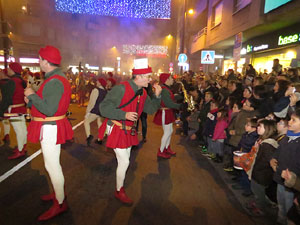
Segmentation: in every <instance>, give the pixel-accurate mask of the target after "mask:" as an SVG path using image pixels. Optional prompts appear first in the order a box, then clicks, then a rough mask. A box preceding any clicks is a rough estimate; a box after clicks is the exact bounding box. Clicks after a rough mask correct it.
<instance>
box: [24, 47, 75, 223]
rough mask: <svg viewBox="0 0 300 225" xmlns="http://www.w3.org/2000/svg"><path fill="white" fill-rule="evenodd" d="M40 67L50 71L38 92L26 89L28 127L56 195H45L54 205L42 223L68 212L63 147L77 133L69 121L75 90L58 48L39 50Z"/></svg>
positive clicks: (31, 139)
mask: <svg viewBox="0 0 300 225" xmlns="http://www.w3.org/2000/svg"><path fill="white" fill-rule="evenodd" d="M39 58H40V67H41V69H42V70H43V71H44V72H46V74H45V81H44V82H43V84H42V85H41V87H40V88H39V90H38V91H37V92H35V91H34V90H33V89H32V88H30V87H28V88H26V89H25V96H26V101H27V102H28V105H29V106H31V116H32V120H31V122H30V124H29V126H28V140H29V141H31V142H39V141H40V142H41V148H42V153H43V157H44V163H45V168H46V170H47V172H48V174H49V176H50V180H51V183H52V185H53V189H54V193H51V194H49V195H44V196H42V200H45V201H47V200H52V201H53V205H52V206H51V208H50V209H49V210H47V211H46V212H45V213H43V214H42V215H41V216H40V217H39V218H38V220H39V221H43V220H49V219H51V218H53V217H55V216H56V215H58V214H60V213H62V212H64V211H66V210H67V209H68V206H67V203H66V196H65V186H64V184H65V179H64V175H63V172H62V168H61V165H60V152H61V144H63V143H65V142H66V140H69V139H72V137H73V130H72V127H71V124H70V123H69V121H68V120H67V118H66V113H67V111H68V108H69V104H70V99H71V87H70V84H69V82H68V80H67V79H66V77H65V75H64V73H63V72H62V71H61V70H60V68H59V64H60V63H61V55H60V52H59V50H58V49H57V48H55V47H53V46H46V47H45V48H41V49H40V51H39Z"/></svg>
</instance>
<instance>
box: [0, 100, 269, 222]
mask: <svg viewBox="0 0 300 225" xmlns="http://www.w3.org/2000/svg"><path fill="white" fill-rule="evenodd" d="M85 109H86V108H78V107H77V106H76V105H71V106H70V111H71V112H72V115H71V116H70V121H71V123H72V125H73V126H74V125H76V124H78V123H79V122H80V121H82V119H83V117H84V113H85ZM174 128H175V127H174ZM92 133H93V134H94V136H96V134H97V129H96V122H94V123H92ZM161 136H162V129H161V127H159V126H156V125H154V124H153V123H152V117H151V116H149V117H148V135H147V142H146V143H144V144H142V143H140V145H139V146H138V148H136V149H134V150H132V154H131V159H130V161H131V163H130V167H129V169H128V171H127V176H126V180H125V190H126V192H127V194H128V196H130V197H131V198H132V199H133V200H134V204H133V205H132V206H131V207H128V206H125V205H123V204H122V203H120V202H119V201H117V200H116V199H115V198H114V195H113V193H114V190H115V170H116V166H117V163H116V159H115V156H114V153H113V152H112V151H111V150H109V149H106V148H105V146H104V145H101V146H99V145H97V144H95V143H93V144H92V147H87V146H86V143H85V139H86V136H85V133H84V127H83V125H81V126H79V127H78V128H77V129H75V131H74V142H73V143H67V144H64V145H63V147H62V148H63V150H62V154H61V164H62V167H63V171H64V175H65V184H66V192H67V201H68V205H69V210H68V211H67V212H66V213H64V214H62V215H59V216H57V217H56V218H53V219H52V220H50V221H46V222H43V223H40V222H37V217H38V216H39V215H40V214H41V213H43V212H44V211H46V210H47V209H48V208H49V207H50V206H51V203H50V202H42V201H41V200H40V196H41V195H43V194H47V193H49V192H50V191H51V190H52V187H51V184H50V182H49V179H48V176H47V172H46V171H45V169H44V166H43V158H42V155H41V154H40V155H38V156H37V157H36V158H34V159H33V160H32V161H30V162H29V163H28V164H26V165H25V166H23V167H22V168H20V169H19V170H18V171H16V172H15V173H14V174H12V175H11V176H9V177H8V178H7V179H5V180H4V181H2V182H1V183H0V225H19V224H20V225H31V224H53V225H54V224H55V225H56V224H57V225H73V224H74V225H110V224H114V225H123V224H130V225H160V224H161V225H177V224H178V225H195V224H199V225H207V224H212V225H229V224H232V225H252V224H274V221H273V220H274V218H273V219H272V218H264V217H263V218H253V217H250V216H249V215H248V214H247V213H246V211H245V210H244V208H243V207H242V204H243V200H242V199H241V197H240V194H239V193H235V192H234V191H233V190H232V189H231V188H230V185H229V184H228V183H227V181H228V180H229V179H230V178H229V177H228V175H226V174H225V173H224V172H223V171H222V169H220V168H221V167H220V166H216V165H214V164H213V163H212V162H210V161H209V160H208V159H206V158H205V157H203V156H202V155H201V154H200V150H199V148H197V146H193V145H192V144H191V143H190V142H188V141H186V140H185V139H184V138H182V137H180V135H178V134H176V132H174V134H173V137H172V144H171V147H172V149H173V150H174V151H176V152H177V155H176V156H175V157H172V158H171V159H169V160H163V159H158V158H157V157H156V153H157V149H158V147H159V145H160V139H161ZM1 137H3V135H2V133H1ZM11 137H12V138H11V143H10V145H3V143H2V146H1V147H0V176H1V175H3V174H4V173H6V172H7V171H9V170H10V169H12V168H13V167H14V166H16V165H17V164H19V163H20V162H22V161H23V160H24V159H26V157H25V158H22V159H16V160H7V157H8V156H9V155H10V154H12V150H13V148H14V147H15V146H16V141H15V137H14V134H13V130H12V131H11ZM139 138H140V139H142V138H141V136H139ZM27 149H28V156H30V155H32V154H33V153H35V152H36V151H37V150H39V149H40V146H39V144H32V143H29V144H28V146H27Z"/></svg>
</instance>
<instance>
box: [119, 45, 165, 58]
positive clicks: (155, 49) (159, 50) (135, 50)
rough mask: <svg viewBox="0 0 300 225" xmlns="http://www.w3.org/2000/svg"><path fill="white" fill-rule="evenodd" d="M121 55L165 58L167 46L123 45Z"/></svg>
mask: <svg viewBox="0 0 300 225" xmlns="http://www.w3.org/2000/svg"><path fill="white" fill-rule="evenodd" d="M123 53H124V54H128V55H146V56H147V55H152V56H159V55H161V56H166V55H167V54H168V46H163V45H123Z"/></svg>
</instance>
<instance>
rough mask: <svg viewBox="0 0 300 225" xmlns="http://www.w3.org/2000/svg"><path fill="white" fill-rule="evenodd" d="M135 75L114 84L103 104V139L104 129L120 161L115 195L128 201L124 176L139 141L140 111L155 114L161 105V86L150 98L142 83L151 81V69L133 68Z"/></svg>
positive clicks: (108, 144)
mask: <svg viewBox="0 0 300 225" xmlns="http://www.w3.org/2000/svg"><path fill="white" fill-rule="evenodd" d="M132 74H133V76H132V79H131V80H129V81H125V82H123V83H121V84H120V85H117V86H115V87H114V88H113V89H112V90H111V91H110V92H108V94H107V95H106V97H105V99H104V100H103V102H102V103H101V104H100V112H101V115H102V116H103V117H106V118H107V119H106V120H105V121H104V122H103V124H102V126H101V127H100V129H99V138H100V139H102V138H103V136H104V133H105V131H106V132H107V134H108V137H107V142H106V146H107V147H109V148H112V149H114V151H115V153H116V157H117V161H118V167H117V172H116V176H117V177H116V191H115V197H116V198H117V199H118V200H120V201H121V202H123V203H125V204H132V203H133V201H132V200H131V199H130V198H129V197H128V196H127V195H126V193H125V190H124V180H125V175H126V171H127V169H128V166H129V158H130V151H131V147H132V146H133V145H138V143H139V141H138V137H137V132H136V121H137V120H138V119H139V117H140V115H141V113H142V112H143V111H144V112H146V113H150V114H153V113H154V112H155V111H156V110H157V109H158V108H159V105H160V93H161V87H160V86H159V85H158V84H156V85H154V88H155V95H156V98H153V99H152V100H151V99H150V97H149V96H147V93H146V91H145V90H144V89H143V87H147V86H148V84H149V82H150V81H151V77H150V76H151V74H152V69H151V68H150V67H148V68H144V69H133V71H132Z"/></svg>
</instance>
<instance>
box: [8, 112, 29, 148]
mask: <svg viewBox="0 0 300 225" xmlns="http://www.w3.org/2000/svg"><path fill="white" fill-rule="evenodd" d="M9 121H10V123H11V125H12V126H13V128H14V130H15V133H16V137H17V142H18V150H19V151H22V149H23V147H24V145H25V144H26V143H27V128H26V122H25V117H24V116H18V117H11V119H10V120H9Z"/></svg>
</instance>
